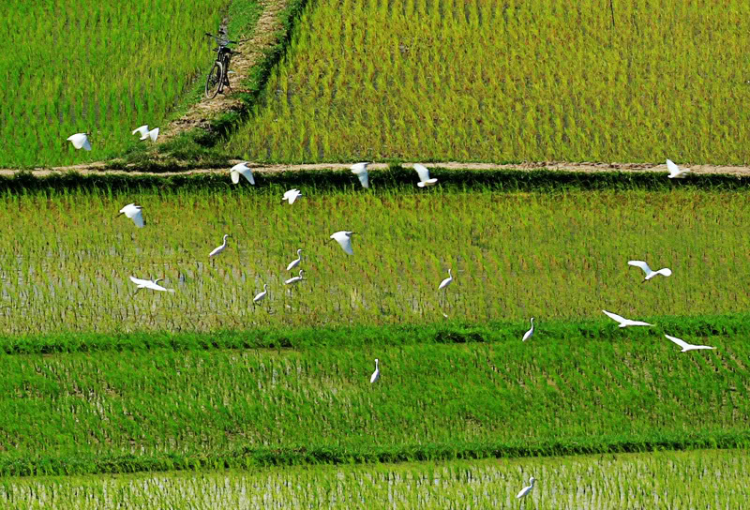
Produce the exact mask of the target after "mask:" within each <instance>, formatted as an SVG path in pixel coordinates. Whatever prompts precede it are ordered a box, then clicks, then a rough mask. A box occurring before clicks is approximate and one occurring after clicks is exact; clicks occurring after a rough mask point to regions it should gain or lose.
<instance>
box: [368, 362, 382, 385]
mask: <svg viewBox="0 0 750 510" xmlns="http://www.w3.org/2000/svg"><path fill="white" fill-rule="evenodd" d="M378 379H380V366H379V365H378V359H377V358H375V371H374V372H373V373H372V375H371V376H370V384H375V382H376V381H377V380H378Z"/></svg>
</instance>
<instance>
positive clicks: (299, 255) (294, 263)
mask: <svg viewBox="0 0 750 510" xmlns="http://www.w3.org/2000/svg"><path fill="white" fill-rule="evenodd" d="M301 260H302V249H301V248H300V249H299V250H297V258H296V259H294V260H293V261H291V262H290V263H289V265H288V266H286V270H287V271H291V270H292V269H294V268H295V267H297V266H298V265H299V263H300V261H301Z"/></svg>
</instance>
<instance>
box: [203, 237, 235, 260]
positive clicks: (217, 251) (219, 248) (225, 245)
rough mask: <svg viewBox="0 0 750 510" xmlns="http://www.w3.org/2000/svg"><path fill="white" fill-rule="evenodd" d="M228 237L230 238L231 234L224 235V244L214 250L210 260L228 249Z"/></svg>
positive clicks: (210, 254) (209, 256) (209, 255)
mask: <svg viewBox="0 0 750 510" xmlns="http://www.w3.org/2000/svg"><path fill="white" fill-rule="evenodd" d="M227 237H230V236H229V234H224V242H223V243H221V246H217V247H216V248H214V250H213V251H212V252H211V253H209V254H208V258H211V257H215V256H216V255H218V254H219V253H221V252H223V251H224V250H226V248H227Z"/></svg>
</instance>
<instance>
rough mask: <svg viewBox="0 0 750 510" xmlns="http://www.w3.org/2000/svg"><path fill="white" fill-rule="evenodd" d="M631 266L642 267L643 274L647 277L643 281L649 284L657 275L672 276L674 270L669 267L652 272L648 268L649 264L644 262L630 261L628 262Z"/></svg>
mask: <svg viewBox="0 0 750 510" xmlns="http://www.w3.org/2000/svg"><path fill="white" fill-rule="evenodd" d="M628 265H629V266H634V267H640V268H641V269H643V272H644V273H646V277H645V278H644V279H643V281H644V282H647V281H648V280H650V279H651V278H654V277H656V276H657V275H663V276H671V275H672V270H671V269H669V268H668V267H663V268H661V269H659V270H658V271H652V270H651V268H650V267H648V264H646V263H645V262H643V261H642V260H630V261H628Z"/></svg>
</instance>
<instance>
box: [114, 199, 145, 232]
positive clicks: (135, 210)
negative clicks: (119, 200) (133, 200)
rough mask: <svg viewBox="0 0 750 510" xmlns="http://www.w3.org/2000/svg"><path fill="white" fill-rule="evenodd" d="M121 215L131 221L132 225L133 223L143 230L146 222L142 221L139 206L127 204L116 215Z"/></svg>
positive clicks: (141, 212)
mask: <svg viewBox="0 0 750 510" xmlns="http://www.w3.org/2000/svg"><path fill="white" fill-rule="evenodd" d="M122 214H124V215H125V216H127V217H128V218H130V219H131V220H133V223H135V226H136V227H138V228H143V226H144V225H145V224H146V222H145V221H143V211H142V207H141V206H140V205H136V204H128V205H126V206H125V207H123V208H122V209H120V214H118V216H120V215H122Z"/></svg>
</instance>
